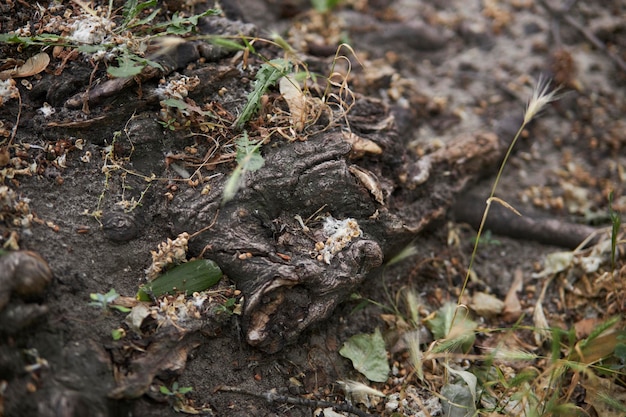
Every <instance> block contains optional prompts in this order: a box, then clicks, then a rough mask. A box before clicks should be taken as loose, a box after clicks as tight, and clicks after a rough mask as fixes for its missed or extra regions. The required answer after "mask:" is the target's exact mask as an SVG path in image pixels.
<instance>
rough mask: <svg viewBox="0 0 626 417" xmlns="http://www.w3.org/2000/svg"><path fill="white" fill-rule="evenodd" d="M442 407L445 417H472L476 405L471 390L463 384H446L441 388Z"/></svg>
mask: <svg viewBox="0 0 626 417" xmlns="http://www.w3.org/2000/svg"><path fill="white" fill-rule="evenodd" d="M441 396H442V397H443V401H442V402H441V406H442V409H443V415H444V416H445V417H472V416H473V415H474V413H475V412H476V405H475V404H474V402H473V401H472V394H471V392H470V390H469V388H468V387H467V386H465V385H461V384H458V385H457V384H446V385H444V386H443V388H441Z"/></svg>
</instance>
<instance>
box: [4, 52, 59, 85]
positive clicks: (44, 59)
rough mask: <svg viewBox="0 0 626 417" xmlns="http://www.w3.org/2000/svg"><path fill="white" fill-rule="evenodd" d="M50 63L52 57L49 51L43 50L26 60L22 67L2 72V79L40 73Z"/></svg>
mask: <svg viewBox="0 0 626 417" xmlns="http://www.w3.org/2000/svg"><path fill="white" fill-rule="evenodd" d="M48 64H50V57H49V56H48V54H47V53H45V52H41V53H39V54H37V55H35V56H32V57H30V58H28V59H27V60H26V62H24V63H23V64H22V65H21V66H20V67H17V68H14V69H11V70H5V71H2V72H0V79H1V80H6V79H9V78H24V77H30V76H31V75H35V74H39V73H40V72H42V71H43V70H45V69H46V67H48Z"/></svg>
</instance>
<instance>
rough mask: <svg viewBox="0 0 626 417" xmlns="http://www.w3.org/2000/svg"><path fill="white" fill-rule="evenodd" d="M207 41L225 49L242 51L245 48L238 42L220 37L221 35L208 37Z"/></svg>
mask: <svg viewBox="0 0 626 417" xmlns="http://www.w3.org/2000/svg"><path fill="white" fill-rule="evenodd" d="M209 42H210V43H212V44H213V45H215V46H219V47H221V48H225V49H232V50H234V51H243V50H244V49H246V47H245V46H243V45H242V44H240V43H239V42H236V41H231V40H230V39H226V38H222V37H221V36H217V37H215V38H210V39H209Z"/></svg>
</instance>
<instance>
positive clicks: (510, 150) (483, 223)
mask: <svg viewBox="0 0 626 417" xmlns="http://www.w3.org/2000/svg"><path fill="white" fill-rule="evenodd" d="M527 113H528V112H527ZM527 119H528V118H527V117H524V122H523V123H522V125H521V126H520V128H519V129H518V131H517V133H516V134H515V137H514V138H513V142H511V145H509V148H508V149H507V151H506V154H505V155H504V159H503V160H502V164H500V169H499V170H498V175H496V179H495V181H494V182H493V186H492V187H491V193H490V194H489V198H488V199H487V206H486V207H485V211H484V212H483V216H482V218H481V220H480V225H479V226H478V232H476V243H474V248H473V249H472V255H471V257H470V263H469V266H468V267H467V273H466V275H465V280H464V281H463V287H462V288H461V292H460V293H459V299H458V302H457V304H458V305H460V304H461V299H462V297H463V294H464V293H465V288H467V283H468V282H469V278H470V274H471V271H472V267H473V266H474V260H475V259H476V252H478V242H479V240H480V236H481V235H482V233H483V229H484V227H485V222H486V220H487V215H488V214H489V208H490V207H491V202H492V201H493V198H494V196H495V194H496V189H497V188H498V183H499V182H500V177H501V176H502V171H504V166H505V165H506V163H507V161H508V160H509V157H510V156H511V152H512V151H513V148H514V147H515V143H517V139H518V138H519V137H520V135H521V134H522V131H523V130H524V128H525V127H526V125H527V124H528V122H529V121H530V120H528V121H527ZM457 311H458V309H456V310H455V311H454V318H453V319H452V322H454V320H455V319H456V312H457Z"/></svg>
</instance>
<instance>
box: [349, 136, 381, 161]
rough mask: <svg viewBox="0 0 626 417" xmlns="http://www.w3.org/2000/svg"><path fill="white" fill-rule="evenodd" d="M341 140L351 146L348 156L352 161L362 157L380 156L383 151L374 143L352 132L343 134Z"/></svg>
mask: <svg viewBox="0 0 626 417" xmlns="http://www.w3.org/2000/svg"><path fill="white" fill-rule="evenodd" d="M343 139H344V140H345V141H346V142H348V143H349V144H350V145H352V149H351V151H350V156H351V157H352V158H354V159H358V158H362V157H363V156H364V155H380V154H381V153H383V149H382V148H381V147H380V146H379V145H378V144H377V143H376V142H374V141H372V140H369V139H365V138H362V137H361V136H358V135H355V134H354V133H352V132H343Z"/></svg>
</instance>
